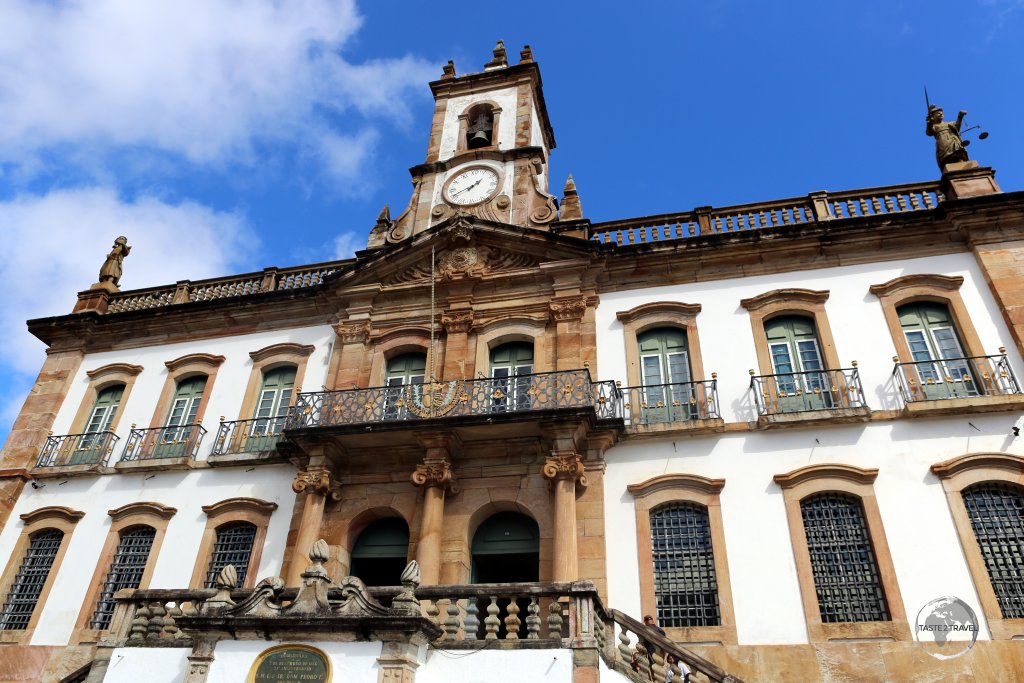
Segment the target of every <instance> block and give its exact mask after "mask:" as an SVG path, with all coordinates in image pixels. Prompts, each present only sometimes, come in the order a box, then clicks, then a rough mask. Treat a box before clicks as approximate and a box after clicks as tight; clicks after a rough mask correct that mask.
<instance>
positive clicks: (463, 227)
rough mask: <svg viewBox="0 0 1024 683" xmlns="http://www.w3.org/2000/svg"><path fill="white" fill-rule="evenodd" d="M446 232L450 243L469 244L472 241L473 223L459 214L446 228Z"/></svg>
mask: <svg viewBox="0 0 1024 683" xmlns="http://www.w3.org/2000/svg"><path fill="white" fill-rule="evenodd" d="M447 232H448V239H450V240H451V241H452V242H469V241H470V240H471V239H473V222H472V220H470V218H469V217H468V216H466V215H465V214H459V215H458V216H457V217H456V218H455V220H454V221H452V224H451V225H450V226H448V231H447Z"/></svg>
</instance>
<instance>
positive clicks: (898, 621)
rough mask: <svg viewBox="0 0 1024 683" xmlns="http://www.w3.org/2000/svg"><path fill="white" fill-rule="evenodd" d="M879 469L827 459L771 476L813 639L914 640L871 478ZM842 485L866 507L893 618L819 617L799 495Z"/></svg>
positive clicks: (880, 574)
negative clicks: (827, 619)
mask: <svg viewBox="0 0 1024 683" xmlns="http://www.w3.org/2000/svg"><path fill="white" fill-rule="evenodd" d="M877 475H878V470H876V469H862V468H859V467H854V466H852V465H841V464H835V463H826V464H820V465H811V466H808V467H801V468H800V469H797V470H793V471H792V472H788V473H786V474H777V475H775V476H774V477H773V478H772V479H773V481H774V482H775V483H776V484H778V485H779V487H780V488H781V489H782V496H783V501H784V504H785V506H786V518H787V521H788V523H789V534H790V538H791V539H792V543H793V559H794V560H795V562H796V574H797V580H798V581H799V584H800V597H801V602H802V603H803V608H804V617H805V618H806V619H807V634H808V636H809V638H810V642H811V643H812V644H816V643H827V642H829V641H839V642H841V641H844V640H850V639H867V640H882V641H885V640H901V641H902V640H912V639H913V636H912V635H911V632H910V625H909V623H908V621H907V614H906V611H905V609H904V605H903V597H902V596H901V594H900V589H899V584H898V583H897V581H896V570H895V568H894V566H893V562H892V554H891V553H890V552H889V543H888V541H887V540H886V537H885V529H884V528H883V526H882V517H881V513H880V511H879V509H878V501H877V500H876V499H875V490H874V486H873V482H874V480H875V477H876V476H877ZM828 491H838V492H842V493H848V494H850V495H853V496H856V497H858V498H859V499H860V501H861V505H862V506H863V508H864V519H865V522H866V524H867V527H868V534H869V535H870V537H871V545H872V547H873V548H874V551H875V560H876V561H877V562H878V574H879V580H880V582H881V585H882V590H883V591H884V592H885V598H886V602H887V603H888V605H889V616H890V621H866V622H847V623H830V624H826V623H823V622H822V621H821V610H820V608H819V607H818V597H817V591H816V589H815V586H814V572H813V570H812V569H811V556H810V552H809V551H808V548H807V536H806V534H805V532H804V522H803V515H802V514H801V511H800V501H802V500H803V499H805V498H807V497H808V496H811V495H813V494H815V493H824V492H828Z"/></svg>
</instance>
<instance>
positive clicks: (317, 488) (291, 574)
mask: <svg viewBox="0 0 1024 683" xmlns="http://www.w3.org/2000/svg"><path fill="white" fill-rule="evenodd" d="M292 490H293V491H295V493H300V494H301V493H305V494H306V499H305V501H303V506H302V520H301V521H300V522H299V533H298V534H297V535H296V537H295V546H294V548H292V561H291V564H289V565H288V576H287V577H286V578H285V583H286V584H287V585H289V586H297V585H299V583H300V582H301V580H302V571H303V568H304V567H303V562H302V559H301V558H304V557H306V556H307V555H308V554H309V550H310V548H312V547H313V544H314V543H316V542H317V540H318V539H319V538H320V529H321V527H322V526H323V521H324V507H325V506H326V505H327V498H328V496H330V497H331V499H332V500H338V499H339V498H340V495H339V493H338V490H337V488H336V487H334V486H332V485H331V473H330V472H329V471H328V470H327V468H326V467H317V468H312V469H308V470H304V471H302V472H299V473H298V474H296V475H295V481H293V482H292Z"/></svg>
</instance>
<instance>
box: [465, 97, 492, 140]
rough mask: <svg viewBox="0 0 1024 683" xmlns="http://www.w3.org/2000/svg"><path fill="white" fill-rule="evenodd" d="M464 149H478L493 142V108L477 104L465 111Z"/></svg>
mask: <svg viewBox="0 0 1024 683" xmlns="http://www.w3.org/2000/svg"><path fill="white" fill-rule="evenodd" d="M466 118H467V120H466V149H480V148H481V147H490V146H491V145H493V144H494V109H493V108H492V107H491V106H490V105H489V104H478V105H477V106H475V107H473V108H472V109H470V110H469V111H468V112H466Z"/></svg>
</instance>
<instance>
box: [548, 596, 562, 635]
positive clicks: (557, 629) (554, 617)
mask: <svg viewBox="0 0 1024 683" xmlns="http://www.w3.org/2000/svg"><path fill="white" fill-rule="evenodd" d="M561 637H562V603H560V602H558V598H552V599H551V604H550V605H549V606H548V638H561Z"/></svg>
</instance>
